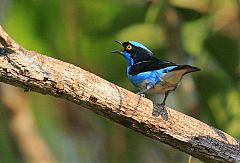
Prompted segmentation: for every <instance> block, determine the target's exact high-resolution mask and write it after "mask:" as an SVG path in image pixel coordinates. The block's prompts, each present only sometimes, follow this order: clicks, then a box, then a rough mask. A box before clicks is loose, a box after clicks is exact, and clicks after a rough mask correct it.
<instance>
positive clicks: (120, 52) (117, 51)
mask: <svg viewBox="0 0 240 163" xmlns="http://www.w3.org/2000/svg"><path fill="white" fill-rule="evenodd" d="M115 42H116V43H118V44H120V45H122V42H121V41H117V40H115ZM111 53H118V54H123V52H122V51H120V50H113V51H111Z"/></svg>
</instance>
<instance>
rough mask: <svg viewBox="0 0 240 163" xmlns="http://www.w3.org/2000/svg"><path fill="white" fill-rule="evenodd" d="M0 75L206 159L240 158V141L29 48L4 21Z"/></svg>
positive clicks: (23, 86)
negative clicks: (10, 33) (17, 39)
mask: <svg viewBox="0 0 240 163" xmlns="http://www.w3.org/2000/svg"><path fill="white" fill-rule="evenodd" d="M0 81H1V82H4V83H8V84H11V85H14V86H17V87H21V88H23V89H24V90H26V91H28V90H31V91H36V92H40V93H43V94H49V95H52V96H55V97H59V98H64V99H67V100H69V101H72V102H74V103H76V104H79V105H81V106H83V107H85V108H87V109H90V110H92V111H93V112H95V113H96V114H100V115H102V116H104V117H106V118H108V119H111V120H112V121H115V122H117V123H120V124H122V125H124V126H126V127H128V128H131V129H133V130H135V131H137V132H140V133H142V134H144V135H146V136H148V137H150V138H153V139H156V140H158V141H161V142H164V143H166V144H169V145H170V146H172V147H173V148H176V149H179V150H181V151H183V152H185V153H188V154H190V155H192V156H194V157H197V158H199V159H201V160H203V161H205V162H240V143H239V142H238V140H237V139H235V138H233V137H231V136H230V135H228V134H226V133H224V132H223V131H220V130H218V129H216V128H213V127H211V126H208V125H207V124H205V123H203V122H201V121H199V120H196V119H194V118H192V117H189V116H187V115H184V114H182V113H180V112H177V111H176V110H173V109H170V108H167V109H166V110H160V107H158V105H157V104H154V103H152V102H151V101H150V100H148V99H146V98H142V97H140V96H138V95H135V94H133V93H131V92H129V91H127V90H125V89H123V88H120V87H118V86H116V85H114V84H112V83H110V82H108V81H106V80H104V79H102V78H100V77H98V76H96V75H94V74H92V73H90V72H87V71H85V70H83V69H81V68H79V67H76V66H74V65H72V64H69V63H65V62H62V61H60V60H57V59H54V58H51V57H47V56H44V55H41V54H38V53H36V52H33V51H28V50H25V49H24V48H22V47H21V46H19V45H18V44H17V43H16V42H15V41H14V40H12V39H11V38H10V37H9V36H8V34H7V33H6V32H5V31H4V30H3V29H2V27H1V26H0Z"/></svg>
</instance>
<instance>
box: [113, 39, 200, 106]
mask: <svg viewBox="0 0 240 163" xmlns="http://www.w3.org/2000/svg"><path fill="white" fill-rule="evenodd" d="M116 42H118V43H119V44H121V45H122V46H123V48H124V50H123V51H119V50H116V51H112V53H119V54H121V55H122V56H123V57H124V58H125V59H126V61H127V77H128V79H129V80H130V81H131V82H132V83H133V84H134V85H135V86H136V87H137V88H138V89H139V90H140V92H139V93H138V94H144V93H161V94H165V97H164V100H163V102H162V104H161V105H162V106H165V101H166V98H167V96H168V94H169V92H170V91H174V90H175V89H176V88H177V86H178V83H179V82H180V80H181V79H182V76H183V75H185V74H187V73H190V72H194V71H198V70H200V69H198V68H196V67H193V66H190V65H177V64H175V63H173V62H169V61H162V60H160V59H158V58H156V57H155V56H154V55H153V53H152V52H151V51H150V50H149V49H148V48H146V47H145V46H144V45H142V44H140V43H138V42H135V41H127V42H120V41H116Z"/></svg>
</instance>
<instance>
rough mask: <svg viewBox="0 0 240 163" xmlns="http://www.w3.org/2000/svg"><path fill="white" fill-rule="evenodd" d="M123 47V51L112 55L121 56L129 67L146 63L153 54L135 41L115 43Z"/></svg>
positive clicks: (116, 51) (115, 51) (117, 51)
mask: <svg viewBox="0 0 240 163" xmlns="http://www.w3.org/2000/svg"><path fill="white" fill-rule="evenodd" d="M115 42H117V43H118V44H120V45H122V47H123V50H122V51H120V50H114V51H111V53H118V54H121V55H122V56H123V57H124V58H125V59H126V60H127V62H128V64H129V65H132V64H135V63H138V62H140V61H144V60H145V59H147V58H148V57H150V56H152V54H153V53H152V52H151V51H150V50H149V49H148V48H146V47H145V46H144V45H142V44H140V43H138V42H135V41H126V42H121V41H115Z"/></svg>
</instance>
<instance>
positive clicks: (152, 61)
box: [128, 57, 177, 75]
mask: <svg viewBox="0 0 240 163" xmlns="http://www.w3.org/2000/svg"><path fill="white" fill-rule="evenodd" d="M170 66H177V65H176V64H175V63H173V62H169V61H162V60H159V59H157V58H155V57H151V58H148V59H147V60H144V61H141V62H138V63H135V64H134V65H132V66H131V67H130V69H129V71H128V73H129V74H130V75H137V74H139V73H142V72H146V71H154V70H160V69H164V68H167V67H170ZM171 69H172V68H171Z"/></svg>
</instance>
